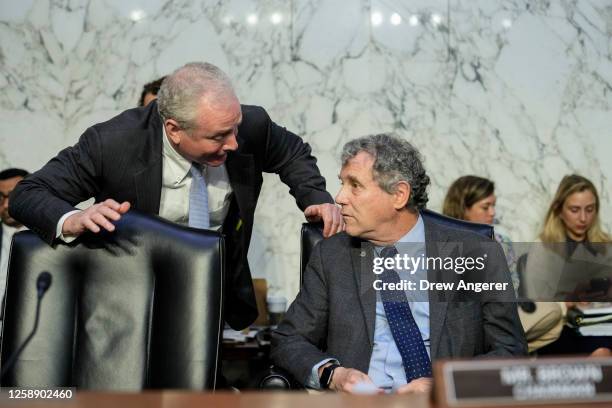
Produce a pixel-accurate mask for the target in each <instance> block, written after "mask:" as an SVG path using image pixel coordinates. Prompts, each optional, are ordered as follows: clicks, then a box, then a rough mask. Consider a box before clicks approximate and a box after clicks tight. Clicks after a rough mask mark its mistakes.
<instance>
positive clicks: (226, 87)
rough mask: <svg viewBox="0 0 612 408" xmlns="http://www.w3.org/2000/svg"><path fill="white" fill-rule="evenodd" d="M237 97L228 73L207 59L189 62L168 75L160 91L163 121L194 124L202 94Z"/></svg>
mask: <svg viewBox="0 0 612 408" xmlns="http://www.w3.org/2000/svg"><path fill="white" fill-rule="evenodd" d="M227 95H231V96H235V93H234V88H233V87H232V83H231V81H230V79H229V78H228V76H227V75H226V74H225V73H224V72H223V71H221V69H219V68H218V67H217V66H215V65H213V64H209V63H207V62H190V63H188V64H185V65H183V66H182V67H180V68H178V69H177V70H176V71H174V72H173V73H172V74H170V75H168V76H167V77H166V78H165V79H164V81H163V82H162V85H161V87H160V89H159V93H158V94H157V107H158V110H159V115H160V116H161V118H162V120H163V121H165V120H167V119H174V120H176V121H177V122H178V124H179V125H180V126H181V127H182V128H183V129H191V128H193V127H195V119H196V112H197V107H198V101H199V100H200V99H201V98H202V97H203V96H214V97H222V96H227Z"/></svg>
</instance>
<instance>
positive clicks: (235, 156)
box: [225, 152, 255, 217]
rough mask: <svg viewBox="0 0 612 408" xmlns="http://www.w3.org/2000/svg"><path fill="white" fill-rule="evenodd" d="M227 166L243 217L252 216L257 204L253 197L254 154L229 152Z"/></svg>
mask: <svg viewBox="0 0 612 408" xmlns="http://www.w3.org/2000/svg"><path fill="white" fill-rule="evenodd" d="M225 166H226V169H227V174H228V176H229V179H230V185H231V186H232V190H233V191H234V195H235V197H236V202H237V203H238V209H239V210H240V214H241V217H251V216H252V215H253V212H254V208H253V207H254V206H255V200H254V199H253V196H254V192H253V186H254V181H253V176H254V174H253V170H254V168H255V164H254V161H253V156H252V155H247V154H241V153H237V152H235V153H229V154H228V157H227V161H226V162H225Z"/></svg>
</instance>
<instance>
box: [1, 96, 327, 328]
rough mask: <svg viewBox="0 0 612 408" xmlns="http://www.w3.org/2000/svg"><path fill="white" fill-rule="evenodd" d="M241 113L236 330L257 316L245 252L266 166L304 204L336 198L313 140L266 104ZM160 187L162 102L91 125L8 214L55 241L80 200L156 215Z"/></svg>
mask: <svg viewBox="0 0 612 408" xmlns="http://www.w3.org/2000/svg"><path fill="white" fill-rule="evenodd" d="M242 114H243V120H242V124H241V125H240V127H239V129H238V146H239V147H238V150H237V151H235V152H232V153H229V154H228V158H227V161H226V168H227V172H228V174H229V179H230V184H231V186H232V189H233V192H234V193H233V199H232V201H231V204H230V210H229V213H228V215H227V217H226V219H225V222H224V223H223V227H222V232H223V233H224V234H225V237H226V241H225V242H226V260H227V264H226V279H227V282H226V285H225V287H226V297H225V299H226V301H225V318H226V321H227V322H228V323H229V324H230V325H231V326H232V327H233V328H235V329H241V328H244V327H246V326H248V325H249V324H250V323H252V322H253V321H254V320H255V318H256V317H257V308H256V304H255V298H254V294H253V286H252V281H251V274H250V271H249V266H248V263H247V251H248V247H249V243H250V239H251V233H252V229H253V215H254V212H255V206H256V204H257V199H258V197H259V193H260V190H261V185H262V182H263V178H262V172H271V173H277V174H279V176H280V178H281V180H282V181H283V182H284V183H285V184H287V185H288V186H289V188H290V190H289V191H290V193H291V194H292V195H293V196H294V197H295V199H296V201H297V204H298V206H299V207H300V209H302V210H303V209H305V208H306V207H307V206H309V205H311V204H320V203H327V202H329V203H332V202H333V200H332V198H331V196H330V195H329V193H327V191H326V190H325V180H324V179H323V177H321V175H320V173H319V170H318V168H317V165H316V159H315V158H314V157H313V156H312V155H311V149H310V147H309V146H308V144H306V143H304V142H302V140H301V139H300V138H299V137H298V136H296V135H294V134H293V133H291V132H289V131H287V130H286V129H285V128H282V127H280V126H278V125H276V124H275V123H274V122H272V121H271V120H270V117H269V116H268V114H267V113H266V111H265V110H264V109H263V108H261V107H257V106H246V105H243V106H242ZM161 186H162V122H161V120H160V117H159V114H158V111H157V104H156V103H151V104H149V105H148V106H146V107H144V108H138V109H131V110H128V111H125V112H123V113H122V114H120V115H118V116H117V117H115V118H113V119H111V120H109V121H107V122H104V123H100V124H97V125H94V126H92V127H90V128H89V129H87V130H86V131H85V133H84V134H83V135H82V136H81V138H80V140H79V142H78V143H77V144H76V145H74V146H73V147H69V148H67V149H64V150H63V151H61V152H60V153H59V154H58V155H57V156H56V157H55V158H53V159H51V161H49V163H47V164H46V165H45V166H44V167H43V168H42V169H41V170H39V171H37V172H36V173H34V174H32V175H31V176H29V177H27V178H26V179H25V180H23V181H22V182H21V183H19V185H18V186H17V187H16V188H15V190H14V191H13V194H12V195H11V198H10V213H11V214H12V215H13V217H15V218H16V219H18V220H19V221H20V222H22V223H23V224H25V225H26V226H27V227H28V228H30V229H32V230H33V231H35V232H36V233H38V234H39V235H40V236H41V237H42V238H43V239H44V240H45V241H47V242H48V243H50V244H52V243H53V242H54V239H55V232H56V226H57V223H58V221H59V219H60V218H61V217H62V215H64V214H65V213H67V212H68V211H71V210H74V209H75V208H74V205H76V204H77V203H79V202H82V201H85V200H87V199H89V198H91V197H95V200H96V201H97V202H100V201H104V200H105V199H107V198H112V199H114V200H116V201H118V202H123V201H129V202H130V203H131V204H132V207H133V208H136V209H138V210H141V211H143V212H146V213H150V214H158V213H159V206H160V195H161ZM240 220H242V222H241V223H240Z"/></svg>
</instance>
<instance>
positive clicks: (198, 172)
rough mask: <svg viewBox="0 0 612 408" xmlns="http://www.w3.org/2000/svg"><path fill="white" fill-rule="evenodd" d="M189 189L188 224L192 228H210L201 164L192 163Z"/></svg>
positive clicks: (206, 191) (206, 190)
mask: <svg viewBox="0 0 612 408" xmlns="http://www.w3.org/2000/svg"><path fill="white" fill-rule="evenodd" d="M189 172H190V173H191V189H190V190H189V226H190V227H194V228H201V229H207V228H210V215H209V214H208V189H207V188H206V180H205V179H204V176H203V175H202V166H201V165H199V164H197V163H193V164H192V165H191V169H190V170H189Z"/></svg>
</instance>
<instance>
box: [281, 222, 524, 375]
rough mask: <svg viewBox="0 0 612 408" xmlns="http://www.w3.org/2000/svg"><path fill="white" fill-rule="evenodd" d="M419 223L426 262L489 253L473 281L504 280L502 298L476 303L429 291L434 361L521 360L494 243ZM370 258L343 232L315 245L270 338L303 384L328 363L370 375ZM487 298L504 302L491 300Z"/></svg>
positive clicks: (439, 276)
mask: <svg viewBox="0 0 612 408" xmlns="http://www.w3.org/2000/svg"><path fill="white" fill-rule="evenodd" d="M424 222H425V240H426V244H425V245H426V252H427V257H436V256H440V257H441V258H446V257H461V256H479V254H480V255H482V254H483V253H485V252H486V253H487V260H486V262H485V265H486V268H485V270H484V271H483V274H481V275H479V277H478V278H477V280H481V279H484V280H486V281H488V282H506V283H509V285H507V286H508V290H507V291H504V293H496V294H488V295H485V296H484V297H482V298H480V299H474V298H473V297H472V298H467V299H466V298H464V299H460V298H457V297H456V292H452V293H448V294H447V295H449V296H441V297H436V294H432V293H431V292H430V294H429V302H430V317H429V321H430V339H431V357H432V360H436V359H439V358H459V357H464V358H465V357H473V356H479V355H487V356H516V355H525V354H526V353H527V345H526V341H525V335H524V333H523V329H522V327H521V324H520V321H519V318H518V314H517V311H516V304H515V303H513V300H514V292H513V289H512V283H511V281H510V274H509V272H508V267H507V265H506V261H505V258H504V255H503V252H502V249H501V247H500V246H499V244H497V243H494V242H491V241H490V240H487V239H486V238H484V237H482V236H480V235H477V234H474V233H471V232H469V231H464V230H458V229H453V228H449V227H445V226H441V225H439V224H436V223H433V222H431V221H429V220H428V219H426V218H424ZM373 254H374V252H373V245H372V244H370V243H369V242H367V241H363V240H360V239H357V238H352V237H350V236H348V235H347V234H345V233H341V234H336V235H334V236H332V237H330V238H328V239H325V240H323V241H321V242H320V243H319V244H318V245H317V246H316V247H315V248H314V250H313V253H312V256H311V258H310V261H309V263H308V266H307V268H306V271H305V273H304V283H303V286H302V288H301V290H300V293H299V294H298V296H297V298H296V299H295V301H294V302H293V304H292V305H291V307H290V308H289V310H288V311H287V315H286V317H285V319H284V320H283V321H282V322H281V324H280V325H279V326H278V328H277V329H276V331H275V332H274V333H273V335H272V345H273V347H272V359H273V361H274V363H275V364H277V365H278V366H280V367H282V368H284V369H286V370H288V371H289V372H290V373H291V374H292V375H293V376H294V377H295V378H296V379H297V380H298V381H300V382H301V383H305V381H306V379H307V378H308V376H309V375H310V373H311V370H312V367H313V366H314V365H315V364H317V363H318V362H320V361H322V360H324V359H326V358H335V359H337V360H339V361H340V363H341V364H342V365H343V366H344V367H350V368H356V369H358V370H360V371H362V372H364V373H367V372H368V368H369V365H370V357H371V355H372V349H373V339H374V326H375V319H376V291H375V290H374V288H373V282H374V280H375V279H376V275H375V274H374V273H373V272H372V262H373ZM466 275H467V273H466ZM427 277H428V280H429V281H430V282H433V281H438V282H442V281H444V282H448V281H451V280H452V281H455V282H457V281H458V280H459V279H460V278H463V279H466V277H465V276H461V275H458V274H456V273H454V272H450V273H449V271H441V270H435V269H429V270H428V271H427ZM436 293H437V294H441V292H436ZM495 296H496V297H495ZM492 297H495V299H496V300H499V299H501V298H503V299H505V300H506V301H505V302H500V301H492V300H491V298H492Z"/></svg>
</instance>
